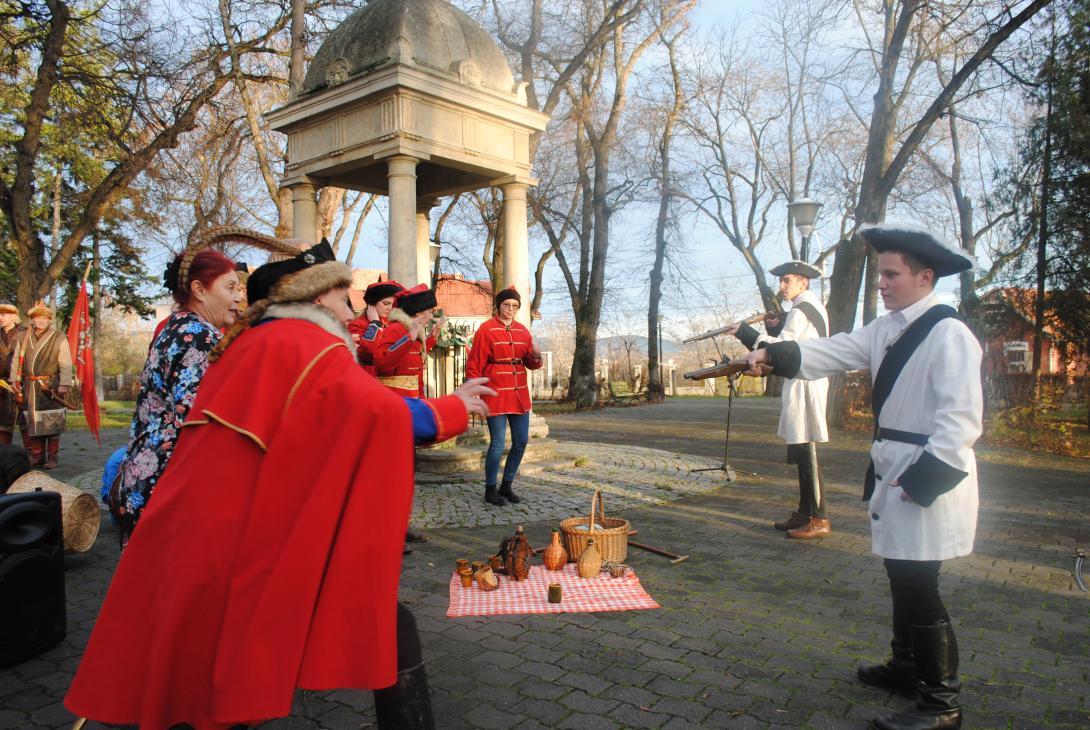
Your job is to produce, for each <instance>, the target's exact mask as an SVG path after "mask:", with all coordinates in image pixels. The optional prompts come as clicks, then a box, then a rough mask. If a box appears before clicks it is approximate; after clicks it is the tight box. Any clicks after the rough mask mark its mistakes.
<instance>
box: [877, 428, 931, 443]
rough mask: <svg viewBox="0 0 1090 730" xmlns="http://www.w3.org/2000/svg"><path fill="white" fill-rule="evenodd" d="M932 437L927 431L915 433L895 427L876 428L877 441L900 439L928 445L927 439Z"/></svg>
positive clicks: (900, 440)
mask: <svg viewBox="0 0 1090 730" xmlns="http://www.w3.org/2000/svg"><path fill="white" fill-rule="evenodd" d="M929 438H931V436H930V435H928V434H926V433H913V432H912V431H898V430H897V429H895V428H881V427H879V428H878V429H876V430H875V432H874V440H875V441H899V442H901V443H902V444H913V445H915V446H927V440H928V439H929Z"/></svg>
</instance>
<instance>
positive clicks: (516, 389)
mask: <svg viewBox="0 0 1090 730" xmlns="http://www.w3.org/2000/svg"><path fill="white" fill-rule="evenodd" d="M533 349H534V339H533V337H531V336H530V330H528V329H526V327H525V326H523V325H522V324H521V323H520V322H511V324H510V325H506V324H504V323H503V322H501V321H500V319H499V317H493V318H492V319H490V320H488V321H487V322H485V323H484V324H482V325H481V326H480V327H479V328H478V329H477V333H476V334H475V335H473V345H472V346H471V347H470V350H469V359H468V361H467V362H466V379H467V380H468V379H469V378H482V377H483V378H488V387H489V388H492V390H494V391H496V393H497V394H498V395H496V396H494V397H488V398H485V399H484V401H485V403H487V404H488V413H489V415H493V416H498V415H501V414H505V413H526V412H527V411H529V410H530V387H529V384H528V383H527V382H526V371H527V370H537V369H538V368H540V367H541V362H542V361H541V357H540V356H537V357H535V356H534V355H533V352H532V350H533Z"/></svg>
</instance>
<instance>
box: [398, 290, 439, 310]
mask: <svg viewBox="0 0 1090 730" xmlns="http://www.w3.org/2000/svg"><path fill="white" fill-rule="evenodd" d="M436 304H437V302H436V300H435V292H434V291H432V290H431V289H429V288H428V285H427V284H417V285H416V286H414V287H413V288H412V289H405V290H403V291H400V292H398V293H397V294H396V295H394V306H395V307H397V308H398V309H400V310H401V311H402V312H404V313H405V314H407V315H409V316H410V317H412V316H415V315H417V314H420V313H421V312H423V311H426V310H428V309H431V308H432V307H434V306H436Z"/></svg>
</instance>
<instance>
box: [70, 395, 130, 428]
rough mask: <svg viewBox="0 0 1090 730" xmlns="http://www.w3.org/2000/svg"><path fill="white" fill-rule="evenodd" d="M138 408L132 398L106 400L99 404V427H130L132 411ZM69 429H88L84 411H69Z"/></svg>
mask: <svg viewBox="0 0 1090 730" xmlns="http://www.w3.org/2000/svg"><path fill="white" fill-rule="evenodd" d="M135 409H136V401H131V400H104V401H102V402H101V403H99V404H98V411H99V419H100V423H99V428H128V427H129V422H130V421H132V412H133V411H134V410H135ZM66 427H67V429H68V430H69V431H86V430H87V419H86V418H85V417H84V415H83V411H79V412H69V414H68V422H67V426H66Z"/></svg>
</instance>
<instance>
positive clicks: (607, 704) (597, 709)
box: [560, 689, 619, 716]
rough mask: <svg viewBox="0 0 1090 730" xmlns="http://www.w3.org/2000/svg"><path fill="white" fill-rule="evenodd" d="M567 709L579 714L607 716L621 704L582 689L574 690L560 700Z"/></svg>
mask: <svg viewBox="0 0 1090 730" xmlns="http://www.w3.org/2000/svg"><path fill="white" fill-rule="evenodd" d="M560 702H561V704H563V705H564V706H565V707H568V708H570V709H572V710H573V711H575V712H578V713H584V714H591V715H602V716H605V715H606V714H607V713H609V711H610V710H611V709H613V708H614V707H616V706H617V705H618V704H619V703H618V702H617V700H615V699H612V698H610V697H594V696H591V695H590V694H588V693H587V692H585V691H583V690H582V689H574V690H573V691H571V692H569V693H568V694H566V695H564V697H563V699H561V700H560Z"/></svg>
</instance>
